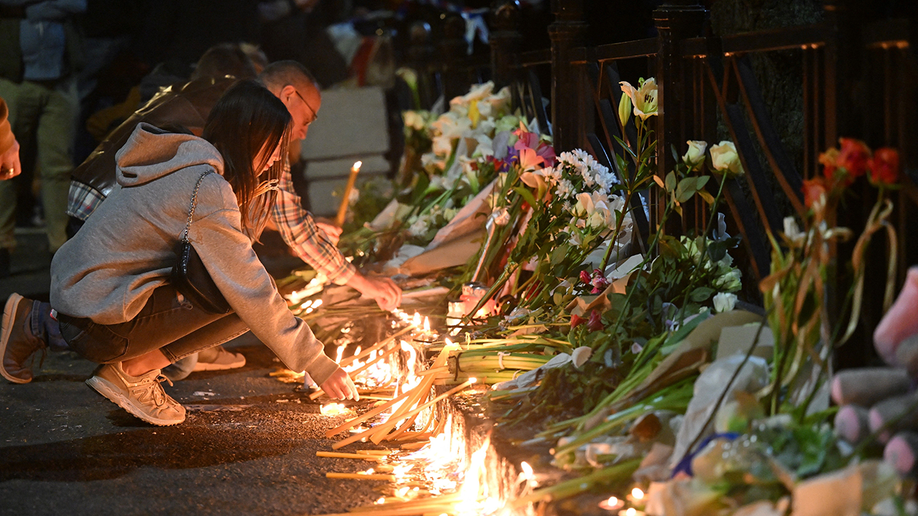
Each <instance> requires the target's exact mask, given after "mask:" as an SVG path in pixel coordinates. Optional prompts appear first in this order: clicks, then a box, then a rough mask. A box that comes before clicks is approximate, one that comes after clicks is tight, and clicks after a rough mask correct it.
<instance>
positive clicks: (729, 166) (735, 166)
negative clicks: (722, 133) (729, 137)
mask: <svg viewBox="0 0 918 516" xmlns="http://www.w3.org/2000/svg"><path fill="white" fill-rule="evenodd" d="M711 165H712V166H713V167H714V170H717V171H718V172H720V173H722V174H725V175H728V176H738V175H740V174H742V173H743V165H742V163H740V159H739V155H738V154H737V153H736V145H734V144H733V142H730V141H722V142H720V143H718V144H717V145H715V146H713V147H711Z"/></svg>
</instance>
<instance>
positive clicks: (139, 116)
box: [0, 61, 401, 383]
mask: <svg viewBox="0 0 918 516" xmlns="http://www.w3.org/2000/svg"><path fill="white" fill-rule="evenodd" d="M259 81H260V82H261V83H262V84H263V85H264V86H265V87H266V88H267V89H268V90H269V91H271V93H273V94H274V95H275V96H276V97H277V98H279V99H280V100H281V102H282V103H283V104H284V105H285V106H286V107H287V109H288V111H289V113H290V115H291V119H292V125H291V139H302V138H305V137H306V134H307V132H308V130H309V125H310V124H311V123H312V122H313V121H314V120H315V119H316V118H317V117H318V111H319V109H321V105H322V98H321V94H320V93H319V89H318V86H317V84H316V82H315V81H314V80H313V79H312V78H311V76H310V74H309V72H308V71H307V70H306V68H305V67H304V66H303V65H301V64H300V63H297V62H294V61H280V62H276V63H271V64H269V65H268V66H267V67H266V68H265V69H264V71H262V73H261V74H259ZM232 82H234V81H233V80H228V83H230V84H231V83H232ZM209 84H211V85H212V86H213V87H216V86H217V85H218V84H223V83H222V82H221V81H213V82H212V83H209ZM225 87H228V85H227V86H225ZM188 88H189V86H188V85H186V86H185V87H182V88H178V89H174V90H171V91H169V92H163V93H162V95H163V97H162V100H161V101H162V102H165V100H166V99H171V100H169V104H168V105H171V106H172V107H173V108H175V107H176V106H181V105H182V104H188V106H187V107H188V109H186V110H180V112H181V113H183V114H184V115H185V116H186V117H191V120H192V121H193V119H194V118H195V117H200V116H201V115H202V114H203V113H206V112H208V111H209V110H210V107H209V106H207V105H206V104H205V103H204V100H206V98H210V97H202V98H201V99H199V100H198V101H192V100H191V99H190V98H189V97H186V96H185V95H183V94H182V92H184V91H185V90H186V89H188ZM157 98H160V97H159V96H158V97H157ZM154 100H156V99H154ZM152 102H153V101H151V103H152ZM210 105H212V103H211V104H210ZM164 106H165V104H164ZM148 107H152V106H151V105H148V106H147V107H144V108H142V109H140V110H138V112H137V113H135V116H133V117H132V118H131V119H129V120H127V121H126V122H125V123H124V124H122V126H121V127H119V128H118V129H117V130H116V131H114V132H113V133H112V134H111V135H110V136H109V138H108V139H107V140H106V142H103V144H101V145H100V147H99V148H98V149H97V152H94V153H93V155H91V156H90V158H89V159H88V160H87V161H86V162H84V163H83V164H82V165H81V166H80V167H79V168H78V169H77V171H76V172H75V174H74V181H73V184H72V186H71V192H70V193H71V195H70V203H69V208H68V213H70V215H71V227H72V228H74V229H78V228H79V226H80V225H81V224H83V223H85V221H87V220H89V219H90V215H91V214H92V213H93V212H94V211H95V210H96V209H97V208H98V207H99V206H101V205H103V204H104V203H103V201H104V200H105V198H106V196H107V195H108V194H109V193H110V192H111V190H112V189H113V188H114V187H115V186H114V177H115V176H114V170H115V166H114V162H113V156H114V149H117V148H119V147H120V145H121V144H123V143H124V141H125V139H126V138H127V136H128V135H130V134H131V131H132V130H133V127H135V126H136V125H137V124H138V123H140V122H141V121H144V120H145V121H150V122H151V123H153V124H154V125H155V124H156V123H160V121H162V119H156V118H154V117H155V116H159V115H161V114H162V112H161V111H159V110H155V109H147V108H148ZM161 109H166V108H165V107H163V108H161ZM168 121H171V122H173V123H176V122H177V123H181V124H182V125H184V126H185V127H187V128H189V129H190V130H191V131H192V132H195V131H196V130H198V129H196V127H200V125H201V124H200V123H199V124H197V125H196V124H195V123H193V122H192V121H188V120H185V119H183V120H178V119H176V118H174V117H172V116H170V117H169V118H168ZM125 124H127V125H125ZM128 129H131V130H128ZM119 140H120V142H119ZM282 161H283V163H282V165H283V170H282V173H281V176H280V182H279V185H278V187H279V188H278V192H277V196H276V199H275V201H274V204H273V205H272V208H271V210H270V211H271V214H270V222H271V224H272V226H274V227H276V228H277V230H278V231H279V233H280V234H281V236H282V237H283V239H284V241H285V242H286V243H287V245H288V246H290V248H291V249H292V250H293V251H294V252H295V253H296V255H297V256H299V257H300V258H301V259H302V260H303V261H305V262H306V263H307V264H309V265H310V266H311V267H313V268H314V269H316V270H317V271H319V272H321V273H322V274H325V276H326V277H328V279H329V281H332V282H334V283H336V284H339V285H344V284H347V285H349V286H351V287H352V288H354V289H355V290H357V291H358V292H360V293H361V294H363V295H364V296H366V297H369V298H372V299H374V300H376V303H377V304H378V305H379V307H380V308H382V309H384V310H391V309H393V308H395V307H397V306H398V305H399V304H400V303H401V289H400V288H399V287H398V286H397V285H396V284H395V282H393V281H392V280H391V279H390V278H378V277H370V276H365V275H363V274H361V273H360V272H358V271H357V270H356V268H355V267H354V266H353V265H352V264H351V263H350V262H348V261H347V259H346V258H345V257H344V255H343V254H341V252H340V251H339V250H338V248H337V247H335V245H334V242H333V240H336V239H337V236H338V235H339V234H340V228H337V227H335V226H332V225H327V224H323V225H322V226H321V227H320V226H319V225H318V224H317V222H316V221H315V219H314V218H313V216H312V215H311V214H310V213H309V212H307V211H306V210H304V209H303V208H302V204H301V202H300V198H299V196H298V195H297V194H296V193H295V192H294V189H293V178H292V176H291V173H290V166H289V161H288V160H287V159H286V157H285V158H284V159H283V160H282ZM18 299H19V298H18V297H17V296H16V295H13V296H10V297H9V298H8V299H7V302H6V306H5V310H4V319H3V324H2V326H0V356H2V358H3V362H2V368H0V373H2V376H3V377H4V378H6V379H7V380H9V381H11V382H14V383H28V382H29V381H31V380H32V367H31V364H30V360H29V359H30V358H31V357H32V356H33V355H34V354H35V353H36V352H38V351H39V350H44V349H45V348H46V347H48V345H49V343H50V342H51V341H54V340H57V339H59V338H58V337H56V328H55V327H54V326H53V325H52V326H51V327H50V328H49V329H45V328H44V326H42V324H41V320H42V319H43V318H45V317H46V316H45V314H46V312H49V311H50V306H49V305H48V304H47V303H44V304H42V303H38V302H36V303H35V304H33V305H31V306H30V305H27V304H23V303H20V302H19V300H18ZM12 324H17V325H20V326H23V327H24V329H20V328H14V329H11V328H8V325H12ZM52 347H55V346H52ZM198 358H199V362H200V356H199V357H198ZM180 365H181V366H182V367H183V368H184V369H185V370H186V371H187V368H188V367H189V365H188V364H180ZM173 367H175V366H173ZM190 367H192V368H193V367H196V365H194V364H191V365H190ZM188 372H190V371H188ZM170 374H172V373H170ZM181 374H185V375H187V372H186V373H177V374H176V375H175V376H176V378H179V377H183V376H180V375H181Z"/></svg>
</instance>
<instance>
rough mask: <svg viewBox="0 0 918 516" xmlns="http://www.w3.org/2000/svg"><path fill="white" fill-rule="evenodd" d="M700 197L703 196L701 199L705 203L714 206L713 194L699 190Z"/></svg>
mask: <svg viewBox="0 0 918 516" xmlns="http://www.w3.org/2000/svg"><path fill="white" fill-rule="evenodd" d="M698 195H699V196H701V198H702V199H704V202H706V203H708V204H709V205H713V204H714V196H713V195H711V192H708V191H707V190H698Z"/></svg>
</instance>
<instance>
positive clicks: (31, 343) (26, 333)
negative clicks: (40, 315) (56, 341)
mask: <svg viewBox="0 0 918 516" xmlns="http://www.w3.org/2000/svg"><path fill="white" fill-rule="evenodd" d="M33 303H35V301H32V300H31V299H26V298H24V297H22V296H20V295H19V294H11V295H10V297H9V298H8V299H7V300H6V306H5V307H4V308H3V321H2V323H0V356H2V357H3V367H0V374H2V375H3V377H4V378H6V379H7V380H9V381H11V382H13V383H29V382H31V381H32V361H30V360H29V358H30V357H32V356H33V355H34V354H35V352H36V351H38V350H40V349H42V350H43V349H45V347H46V345H45V343H44V342H43V341H42V340H41V339H39V338H38V337H36V336H35V335H33V334H32V328H31V326H30V324H29V323H30V319H29V318H30V316H31V314H32V304H33ZM26 362H28V363H26Z"/></svg>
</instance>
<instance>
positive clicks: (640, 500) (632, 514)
mask: <svg viewBox="0 0 918 516" xmlns="http://www.w3.org/2000/svg"><path fill="white" fill-rule="evenodd" d="M626 499H627V500H623V499H621V498H618V497H615V496H610V497H609V498H608V499H606V500H603V501H601V502H599V508H600V509H604V510H607V511H609V512H614V511H618V516H646V515H645V513H644V512H643V511H641V510H639V509H636V508H634V507H629V508H627V509H625V502H626V501H627V502H630V503H631V504H632V505H643V504H644V491H643V490H642V489H641V488H639V487H635V488H634V489H632V490H631V494H629V495H628V496H627V497H626Z"/></svg>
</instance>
